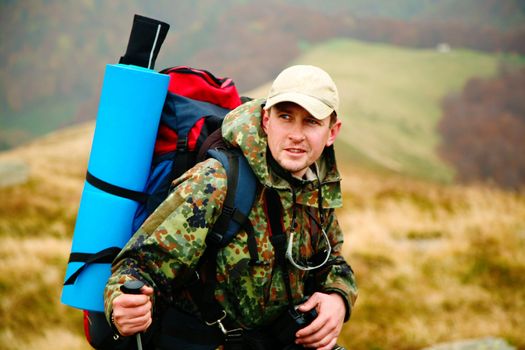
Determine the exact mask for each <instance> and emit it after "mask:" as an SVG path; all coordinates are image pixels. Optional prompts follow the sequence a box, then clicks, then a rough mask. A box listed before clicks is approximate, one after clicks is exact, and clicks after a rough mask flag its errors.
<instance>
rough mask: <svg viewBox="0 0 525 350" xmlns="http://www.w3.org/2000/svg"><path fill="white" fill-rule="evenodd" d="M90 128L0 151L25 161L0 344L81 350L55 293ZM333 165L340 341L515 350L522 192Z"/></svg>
mask: <svg viewBox="0 0 525 350" xmlns="http://www.w3.org/2000/svg"><path fill="white" fill-rule="evenodd" d="M92 131H93V124H92V123H90V124H86V125H81V126H78V127H75V128H71V129H67V130H63V131H60V132H57V133H55V134H51V135H48V136H47V137H45V138H43V139H39V140H36V141H35V142H33V143H31V144H28V145H26V146H24V147H21V148H18V149H15V150H12V151H10V152H7V153H1V154H0V164H1V163H2V162H4V161H6V160H9V159H11V160H12V159H18V160H23V161H24V162H26V164H28V165H29V167H30V174H29V181H28V182H27V183H24V184H20V185H16V186H11V187H7V188H1V189H0V197H1V198H2V199H4V200H2V201H0V259H1V261H2V264H0V300H1V303H0V324H2V327H1V329H0V348H2V349H6V350H15V349H25V350H27V349H28V350H37V349H38V350H42V349H53V350H57V349H58V350H61V349H64V350H66V349H68V350H71V349H78V350H87V349H89V346H88V345H87V343H86V342H85V341H84V339H83V335H82V332H83V331H82V329H83V327H82V315H81V312H80V311H79V310H75V309H72V308H70V307H66V306H64V305H62V304H60V302H59V299H60V293H61V285H62V281H63V276H64V272H65V267H66V264H67V257H68V254H69V249H70V245H71V234H72V232H73V227H74V221H75V215H76V210H77V208H78V202H79V199H80V193H81V191H82V184H83V177H84V172H85V166H86V164H87V158H88V153H89V148H90V141H91V138H92V135H93V133H92ZM341 170H342V175H343V179H344V180H343V191H344V203H345V207H344V208H343V209H342V210H340V211H339V212H338V216H339V221H340V223H341V225H342V228H343V230H344V232H346V241H345V247H344V252H345V255H346V256H347V258H348V260H349V262H350V263H351V264H352V266H353V268H354V270H355V272H356V275H357V279H358V284H359V288H360V296H359V298H358V302H357V305H356V308H355V310H354V312H353V315H352V320H351V321H350V323H349V324H347V325H346V326H345V328H344V329H343V332H342V334H341V338H340V341H339V342H340V343H341V344H343V345H345V346H346V347H347V348H352V349H370V350H372V349H376V350H377V349H400V350H405V349H406V350H412V349H421V348H423V347H424V346H428V345H431V344H434V343H437V342H444V341H451V340H457V339H462V338H476V337H486V336H497V337H503V338H505V339H507V340H508V341H510V342H511V343H512V344H514V345H516V346H518V347H520V348H523V347H525V338H524V337H523V334H522V327H521V326H522V325H523V324H524V322H525V315H524V314H523V312H522V310H523V308H524V307H525V304H524V301H525V288H523V286H524V285H525V280H524V276H525V226H524V223H523V217H525V194H521V195H519V194H511V193H505V192H502V191H499V190H496V189H492V188H486V187H475V186H469V187H465V186H454V187H445V186H442V185H437V184H430V183H424V182H419V181H415V180H410V179H408V178H402V177H399V176H396V175H393V174H390V175H388V174H378V173H374V172H370V171H368V170H363V169H359V168H356V167H352V166H349V165H348V164H343V166H342V169H341Z"/></svg>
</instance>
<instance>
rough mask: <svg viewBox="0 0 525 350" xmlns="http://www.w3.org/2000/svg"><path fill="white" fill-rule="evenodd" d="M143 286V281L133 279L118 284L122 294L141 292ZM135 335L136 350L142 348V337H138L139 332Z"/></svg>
mask: <svg viewBox="0 0 525 350" xmlns="http://www.w3.org/2000/svg"><path fill="white" fill-rule="evenodd" d="M142 287H144V283H142V282H141V281H138V280H133V281H126V283H124V284H123V285H122V286H120V290H121V291H122V293H124V294H141V292H140V289H141V288H142ZM135 337H136V338H137V350H142V339H141V338H140V332H139V333H137V334H135Z"/></svg>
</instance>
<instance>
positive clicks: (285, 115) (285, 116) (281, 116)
mask: <svg viewBox="0 0 525 350" xmlns="http://www.w3.org/2000/svg"><path fill="white" fill-rule="evenodd" d="M279 118H282V119H285V120H288V119H290V115H289V114H286V113H283V114H280V115H279Z"/></svg>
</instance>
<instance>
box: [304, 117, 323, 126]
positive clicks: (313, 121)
mask: <svg viewBox="0 0 525 350" xmlns="http://www.w3.org/2000/svg"><path fill="white" fill-rule="evenodd" d="M306 122H307V123H308V124H310V125H321V123H320V122H319V120H317V119H314V118H311V119H310V118H309V119H307V120H306Z"/></svg>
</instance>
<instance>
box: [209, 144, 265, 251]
mask: <svg viewBox="0 0 525 350" xmlns="http://www.w3.org/2000/svg"><path fill="white" fill-rule="evenodd" d="M208 155H209V156H210V157H212V158H215V159H217V160H218V161H220V162H221V164H222V165H223V166H224V168H225V169H226V174H227V186H228V189H227V191H226V198H225V200H224V203H223V206H222V212H221V214H220V215H219V218H218V219H217V221H216V222H215V224H214V225H213V227H212V229H211V230H210V232H209V233H208V235H207V238H206V240H207V243H212V244H214V245H218V246H219V247H224V246H226V245H227V244H228V243H229V242H230V241H231V240H232V238H233V237H234V236H235V234H237V232H238V231H239V230H240V229H241V227H242V228H245V229H246V228H247V227H248V226H249V227H250V228H251V225H249V221H248V215H249V213H250V210H251V208H252V206H253V203H254V201H255V195H256V192H257V178H256V177H255V174H254V173H253V171H252V169H251V167H250V165H249V164H248V161H247V160H246V158H245V157H244V156H243V154H242V152H241V151H240V150H239V149H235V148H214V149H210V150H208Z"/></svg>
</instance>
